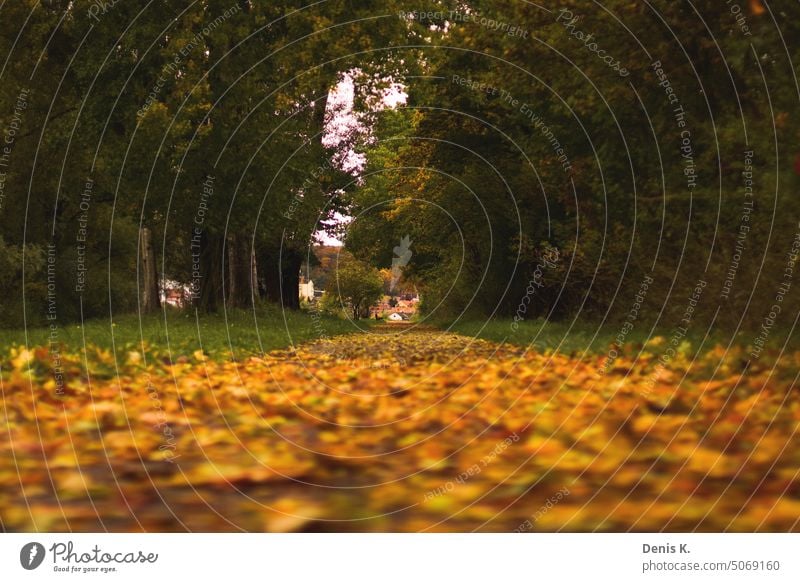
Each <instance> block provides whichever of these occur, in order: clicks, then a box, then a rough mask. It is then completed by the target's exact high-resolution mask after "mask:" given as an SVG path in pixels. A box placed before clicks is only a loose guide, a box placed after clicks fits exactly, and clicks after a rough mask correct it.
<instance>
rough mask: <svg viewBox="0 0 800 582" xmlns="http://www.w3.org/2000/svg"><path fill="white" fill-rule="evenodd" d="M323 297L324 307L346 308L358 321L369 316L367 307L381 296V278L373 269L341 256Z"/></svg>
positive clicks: (360, 262)
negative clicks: (324, 300)
mask: <svg viewBox="0 0 800 582" xmlns="http://www.w3.org/2000/svg"><path fill="white" fill-rule="evenodd" d="M325 295H326V305H331V304H333V305H340V306H342V307H343V308H344V307H346V308H348V309H349V311H350V313H351V314H352V316H353V319H359V318H360V317H362V316H364V315H369V307H370V306H371V305H372V304H373V303H375V302H376V301H377V300H378V299H380V298H381V296H382V295H383V278H382V277H381V274H380V272H379V271H378V270H377V269H376V268H375V267H372V266H370V265H368V264H367V263H364V262H363V261H359V260H357V259H354V258H351V257H348V256H347V255H342V256H341V257H340V260H339V262H338V264H337V266H336V273H335V276H334V277H332V278H331V280H330V281H328V286H327V288H326V290H325Z"/></svg>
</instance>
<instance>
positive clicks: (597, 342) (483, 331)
mask: <svg viewBox="0 0 800 582" xmlns="http://www.w3.org/2000/svg"><path fill="white" fill-rule="evenodd" d="M512 323H513V322H512V320H510V319H493V320H489V321H458V322H455V323H441V322H440V323H438V324H437V325H438V327H440V328H442V329H448V328H449V329H450V330H451V331H453V332H456V333H460V334H463V335H468V336H471V337H479V338H482V339H486V340H491V341H495V342H505V343H510V344H514V345H519V346H530V347H533V348H536V349H537V350H540V351H544V350H547V349H551V350H553V351H558V352H561V353H566V354H578V353H594V354H601V353H605V352H607V351H608V350H609V347H610V346H612V345H613V344H615V342H616V341H617V338H618V337H619V336H621V337H622V338H623V341H622V343H623V345H624V346H625V348H626V349H627V350H630V351H636V350H637V349H638V348H640V347H641V346H643V345H644V344H645V343H647V342H651V343H653V344H659V343H661V344H663V345H666V344H667V343H668V342H670V341H671V340H672V339H673V337H677V336H675V333H676V331H675V329H674V328H672V329H670V328H663V329H661V328H656V329H655V330H652V329H651V327H652V326H650V325H646V324H644V323H641V324H639V325H637V326H635V327H634V328H633V329H631V330H630V331H628V332H627V333H622V330H623V329H624V328H623V326H622V324H620V323H616V324H606V325H604V326H602V327H600V328H599V329H598V325H597V324H589V323H583V322H577V323H576V324H574V325H572V326H571V327H570V325H571V324H570V323H569V322H553V321H545V320H533V321H522V322H519V324H518V325H517V326H512ZM787 333H788V330H781V331H778V330H776V331H775V332H774V333H773V334H772V335H771V336H770V338H769V340H768V342H767V344H766V345H767V347H768V348H770V349H773V350H781V349H782V348H783V346H784V343H785V341H786V335H787ZM757 336H758V332H757V331H741V332H739V333H738V334H737V335H736V338H735V341H734V342H733V343H734V344H736V345H739V346H743V347H747V346H748V345H749V344H750V343H751V342H752V340H754V339H755V338H756V337H757ZM654 338H662V339H654ZM677 341H678V344H679V345H681V347H682V349H684V350H686V351H691V352H694V351H697V350H698V349H700V350H701V351H706V350H709V349H711V348H713V347H714V346H715V345H718V344H721V345H723V346H727V345H728V343H730V341H731V338H730V336H729V335H725V334H723V333H721V332H719V331H716V330H712V332H711V333H709V334H708V336H706V330H705V329H704V328H701V327H700V326H697V328H696V329H689V330H688V332H687V333H686V334H685V335H684V336H682V337H679V338H678V340H677ZM787 348H792V349H798V341H797V340H794V339H792V340H791V341H790V342H789V344H788V345H787Z"/></svg>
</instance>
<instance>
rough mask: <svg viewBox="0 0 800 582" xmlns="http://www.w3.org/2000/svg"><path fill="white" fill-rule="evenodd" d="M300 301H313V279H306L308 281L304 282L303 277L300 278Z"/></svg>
mask: <svg viewBox="0 0 800 582" xmlns="http://www.w3.org/2000/svg"><path fill="white" fill-rule="evenodd" d="M299 293H300V301H314V281H312V280H311V279H309V280H308V283H306V282H304V279H302V278H301V279H300V290H299Z"/></svg>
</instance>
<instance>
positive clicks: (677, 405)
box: [0, 326, 800, 531]
mask: <svg viewBox="0 0 800 582" xmlns="http://www.w3.org/2000/svg"><path fill="white" fill-rule="evenodd" d="M664 347H665V346H663V345H661V344H660V343H659V342H658V341H653V342H651V343H650V344H649V345H648V346H647V347H646V350H645V351H644V352H642V353H638V354H633V353H629V354H627V355H625V356H623V357H620V358H618V359H617V360H615V361H614V362H613V363H610V364H608V363H606V362H605V358H604V357H603V356H594V355H592V356H586V357H584V358H576V357H569V356H566V355H558V354H555V355H554V354H550V353H537V352H533V351H526V350H524V349H523V348H519V347H511V346H503V345H500V344H495V343H490V342H485V341H476V340H474V339H471V338H468V337H465V336H460V335H455V334H448V333H442V332H438V331H433V330H426V329H420V328H414V327H413V326H395V327H393V326H388V327H386V328H384V329H379V330H375V331H372V332H370V333H366V334H361V335H355V336H344V337H339V338H335V339H330V340H324V341H318V342H314V343H309V344H304V345H302V346H300V347H299V348H297V349H296V350H286V351H282V352H273V353H271V354H270V355H269V357H266V358H251V359H249V360H247V361H242V362H236V363H234V362H218V361H213V360H210V359H208V358H206V357H204V356H203V354H202V353H200V352H197V353H195V354H194V356H193V357H191V358H180V359H179V360H178V361H175V362H170V361H169V360H168V359H166V358H162V357H158V356H155V355H152V354H151V355H147V354H145V355H144V356H143V354H141V353H137V352H132V353H130V354H128V356H127V359H126V361H118V360H117V361H115V359H114V358H113V356H112V355H111V354H110V353H108V352H103V351H92V350H90V351H89V353H86V354H83V353H81V354H77V353H76V354H69V353H63V354H61V357H62V362H61V364H62V366H63V369H64V370H63V372H64V378H63V386H62V385H61V384H60V383H59V382H57V381H56V380H55V379H54V378H53V375H52V369H51V363H52V360H51V354H49V353H48V351H47V349H46V348H41V349H37V350H33V351H26V350H17V351H14V352H13V353H12V354H11V356H10V357H9V358H8V359H7V361H6V362H5V363H4V364H3V368H2V372H1V374H2V375H1V378H2V386H1V387H2V408H1V409H0V416H1V417H2V427H0V429H2V430H3V432H5V431H6V430H7V435H4V437H3V438H2V439H0V488H1V489H0V518H2V526H3V528H4V529H5V530H7V531H33V530H44V531H70V530H71V531H86V530H90V531H93V530H109V531H140V530H147V531H184V530H193V531H239V530H245V531H473V530H479V531H555V530H562V531H592V530H600V531H625V530H639V531H653V530H679V531H686V530H700V531H720V530H732V531H756V530H758V531H762V530H763V531H788V530H794V531H797V530H799V529H800V527H798V519H799V518H800V483H799V482H798V471H799V470H800V448H798V446H797V445H798V439H797V437H796V431H797V428H798V424H799V423H800V403H798V398H797V394H796V389H795V388H794V383H795V379H796V375H797V372H798V368H800V365H799V363H800V354H788V355H782V356H780V357H779V356H778V354H767V353H765V354H763V355H762V357H761V358H760V359H758V360H756V361H748V358H747V355H746V354H745V353H744V352H743V351H742V350H740V349H731V350H724V349H722V348H716V349H714V350H711V351H708V352H707V353H705V354H704V355H702V356H700V357H698V358H696V359H695V358H694V356H693V355H691V354H688V353H683V352H682V351H680V350H679V351H678V352H677V353H676V355H675V356H674V357H671V358H669V359H668V360H666V359H664V358H663V353H664ZM659 358H661V360H659ZM659 362H661V363H659Z"/></svg>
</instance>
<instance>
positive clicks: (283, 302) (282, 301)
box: [258, 248, 303, 309]
mask: <svg viewBox="0 0 800 582" xmlns="http://www.w3.org/2000/svg"><path fill="white" fill-rule="evenodd" d="M302 264H303V255H302V254H301V253H299V252H297V251H293V250H288V249H286V248H284V249H282V250H281V249H272V250H268V251H262V252H260V253H259V261H258V273H259V275H260V276H261V278H262V281H263V290H264V294H263V296H264V297H265V298H266V299H267V300H268V301H271V302H273V303H277V304H278V305H280V306H281V307H283V308H284V309H300V267H301V266H302Z"/></svg>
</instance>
